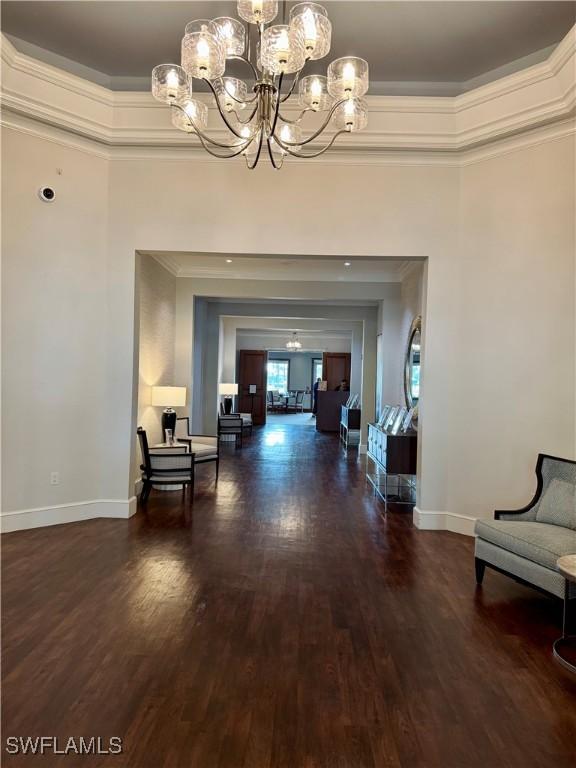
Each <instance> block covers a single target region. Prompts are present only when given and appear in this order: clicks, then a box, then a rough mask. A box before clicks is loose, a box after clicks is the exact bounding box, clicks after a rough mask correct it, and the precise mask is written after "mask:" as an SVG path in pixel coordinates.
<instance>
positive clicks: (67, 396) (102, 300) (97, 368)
mask: <svg viewBox="0 0 576 768" xmlns="http://www.w3.org/2000/svg"><path fill="white" fill-rule="evenodd" d="M43 185H51V186H53V187H54V189H55V190H56V198H55V200H54V202H52V203H44V202H42V201H41V200H40V199H39V198H38V195H37V190H38V188H39V187H40V186H43ZM2 205H3V215H2V223H3V227H2V272H3V275H2V277H3V279H2V321H3V322H2V330H3V334H2V355H3V369H2V389H3V410H2V442H3V446H4V450H3V464H2V466H3V479H4V483H3V496H2V510H3V513H4V514H5V515H7V516H6V517H4V520H3V529H4V530H11V529H12V528H17V527H27V526H28V525H36V524H39V523H44V524H46V522H57V521H58V519H57V516H56V517H55V514H54V512H53V511H52V510H50V509H45V508H49V507H60V506H61V505H63V504H69V505H72V507H73V508H72V507H70V508H69V514H70V516H71V517H72V518H74V516H75V515H78V516H83V517H90V516H93V515H94V514H97V513H98V511H100V510H97V509H96V507H95V506H94V505H93V504H92V503H93V502H94V501H95V500H98V499H103V498H108V499H114V498H116V499H125V498H126V494H117V495H116V496H114V495H112V494H111V493H110V490H111V489H110V488H109V486H108V483H107V478H106V476H105V474H104V473H103V465H102V456H103V451H102V445H103V440H104V434H105V432H106V430H107V429H109V428H110V426H111V425H110V424H109V423H108V419H107V416H106V412H107V407H108V404H107V398H106V387H107V366H106V348H107V329H106V301H107V297H106V293H107V278H108V274H107V267H106V251H107V242H106V236H107V205H108V162H107V161H106V160H104V159H101V158H98V157H96V156H93V155H87V154H85V153H82V152H78V151H76V150H73V149H69V148H66V147H63V146H60V145H58V144H54V143H51V142H46V141H43V140H40V139H36V138H33V137H31V136H25V135H23V134H20V133H16V132H12V131H5V132H4V133H3V139H2ZM52 472H58V473H59V475H60V482H59V484H58V485H51V484H50V475H51V473H52ZM88 505H90V508H88ZM38 508H41V510H40V511H35V510H38ZM29 510H32V511H29ZM109 510H110V513H111V514H116V513H117V511H118V509H117V507H116V506H114V505H112V504H111V505H109ZM14 512H20V513H22V514H20V515H18V516H17V515H10V514H8V513H14ZM66 514H68V513H63V517H64V518H65V517H66Z"/></svg>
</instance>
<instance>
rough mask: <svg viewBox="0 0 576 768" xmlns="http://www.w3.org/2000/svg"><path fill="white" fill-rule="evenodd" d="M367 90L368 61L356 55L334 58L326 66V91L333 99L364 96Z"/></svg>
mask: <svg viewBox="0 0 576 768" xmlns="http://www.w3.org/2000/svg"><path fill="white" fill-rule="evenodd" d="M367 90H368V62H367V61H364V59H359V58H357V57H356V56H346V57H344V58H342V59H336V61H333V62H332V63H331V64H330V66H329V67H328V93H329V94H330V95H331V96H333V97H334V98H335V99H344V98H349V99H352V98H355V97H357V96H364V94H365V93H366V91H367Z"/></svg>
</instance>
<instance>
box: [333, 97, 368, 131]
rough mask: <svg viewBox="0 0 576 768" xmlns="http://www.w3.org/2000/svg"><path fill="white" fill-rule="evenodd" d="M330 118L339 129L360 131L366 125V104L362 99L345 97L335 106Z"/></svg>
mask: <svg viewBox="0 0 576 768" xmlns="http://www.w3.org/2000/svg"><path fill="white" fill-rule="evenodd" d="M332 119H333V121H334V125H335V126H336V128H338V129H339V130H341V131H350V132H352V131H361V130H362V129H363V128H366V126H367V125H368V106H367V104H366V102H365V101H364V99H347V100H346V101H344V102H343V103H342V104H340V106H339V107H337V108H336V110H335V112H334V115H333V118H332Z"/></svg>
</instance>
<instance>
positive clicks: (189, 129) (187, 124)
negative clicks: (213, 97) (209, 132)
mask: <svg viewBox="0 0 576 768" xmlns="http://www.w3.org/2000/svg"><path fill="white" fill-rule="evenodd" d="M191 121H192V122H191ZM172 124H173V125H174V126H175V127H176V128H178V129H179V130H181V131H185V132H186V133H193V132H194V131H195V129H196V128H200V129H202V130H204V129H205V128H206V127H207V126H208V107H207V106H206V104H204V103H203V102H202V101H198V100H197V99H187V100H186V101H184V102H182V103H181V104H180V107H173V109H172Z"/></svg>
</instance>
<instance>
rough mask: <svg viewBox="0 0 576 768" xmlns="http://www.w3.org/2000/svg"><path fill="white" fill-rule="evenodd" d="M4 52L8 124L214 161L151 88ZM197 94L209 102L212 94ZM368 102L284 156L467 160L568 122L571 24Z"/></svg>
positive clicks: (135, 150)
mask: <svg viewBox="0 0 576 768" xmlns="http://www.w3.org/2000/svg"><path fill="white" fill-rule="evenodd" d="M0 52H1V60H2V91H1V95H2V123H3V124H4V125H5V126H7V127H10V128H12V129H13V130H19V131H22V132H26V133H29V134H32V135H36V136H42V137H43V138H48V139H49V140H52V141H55V142H58V143H66V144H67V145H68V146H73V147H74V148H76V149H79V150H80V151H86V152H92V153H93V154H96V155H99V156H101V157H108V158H114V159H142V158H146V159H151V158H156V157H161V158H162V159H163V160H178V161H179V162H182V161H185V160H191V161H192V160H193V161H195V162H198V161H202V162H216V163H220V160H219V159H216V158H212V157H210V156H209V155H208V154H207V153H206V152H205V151H204V150H203V149H202V148H201V146H200V144H199V142H198V140H197V139H196V138H194V137H191V136H190V135H189V134H184V133H182V132H181V131H178V130H176V129H174V128H173V127H172V125H171V123H170V113H169V110H168V109H167V108H166V107H165V106H164V105H162V104H159V103H158V102H155V101H154V99H153V98H152V96H151V95H150V94H147V93H140V92H138V93H131V92H118V91H110V90H108V89H107V88H105V87H103V86H100V85H96V84H94V83H91V82H88V81H86V80H83V79H82V78H81V77H78V76H76V75H72V74H70V73H68V72H64V71H63V70H61V69H58V68H57V67H54V66H52V65H49V64H44V63H43V62H40V61H38V60H36V59H33V58H31V57H30V56H27V55H25V54H22V53H20V52H19V51H17V50H16V48H15V47H14V46H13V45H12V43H11V42H10V41H9V40H8V39H7V38H5V37H4V36H2V39H1V45H0ZM198 98H200V99H201V100H203V101H205V102H206V103H210V98H211V97H210V95H209V94H198ZM368 103H369V111H370V128H369V130H368V131H363V132H361V133H356V134H351V135H348V136H345V137H342V140H341V141H340V142H339V143H337V144H336V145H335V147H334V148H333V149H332V150H331V151H330V152H328V153H327V154H326V155H323V156H322V157H321V158H318V159H316V160H309V159H297V158H290V164H291V165H292V164H294V163H299V162H305V163H310V162H319V163H321V164H336V165H342V164H348V163H352V164H359V165H364V164H378V163H384V164H387V165H388V164H390V165H412V164H415V165H422V164H424V165H443V166H446V165H454V166H458V165H460V164H461V163H462V162H464V163H467V162H471V161H473V160H471V156H470V155H469V154H468V153H470V152H475V151H477V150H478V149H480V148H489V149H488V150H487V151H488V156H490V155H491V153H492V152H494V151H496V152H499V151H500V150H499V148H498V147H497V145H498V143H499V142H501V141H502V140H504V139H510V138H511V137H522V135H524V134H527V133H530V132H533V131H535V129H540V128H547V126H549V125H551V124H555V123H563V124H565V123H566V121H567V119H569V118H571V117H572V116H573V115H574V114H575V112H576V26H575V27H574V28H573V29H572V30H570V32H569V33H568V34H567V35H566V37H565V38H564V39H563V40H562V42H561V43H560V44H559V45H558V46H557V47H556V49H555V50H554V51H553V52H552V53H551V54H550V56H549V58H548V59H547V60H546V61H544V62H541V63H540V64H536V65H534V66H531V67H528V68H527V69H524V70H521V71H519V72H516V73H514V74H511V75H507V76H506V77H503V78H501V79H499V80H496V81H493V82H491V83H489V84H487V85H483V86H480V87H478V88H476V89H475V90H473V91H470V92H468V93H465V94H462V95H459V96H455V97H445V96H441V97H430V96H420V97H410V96H369V97H368ZM292 112H293V111H292ZM288 114H289V115H290V114H291V111H290V110H288ZM314 118H316V121H318V117H317V116H313V119H312V122H311V124H310V127H311V128H315V127H316V125H317V124H318V122H316V123H315V122H314ZM217 119H218V117H217V111H216V110H215V109H210V118H209V125H210V130H211V133H213V135H214V136H215V138H218V137H220V138H221V137H222V136H224V135H225V131H223V130H222V129H221V128H220V123H218V122H217ZM540 140H542V139H541V137H540V136H537V137H536V141H540ZM518 142H519V143H518V146H525V145H526V144H525V141H524V139H522V138H518ZM505 151H510V145H509V143H507V144H506V146H505Z"/></svg>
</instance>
